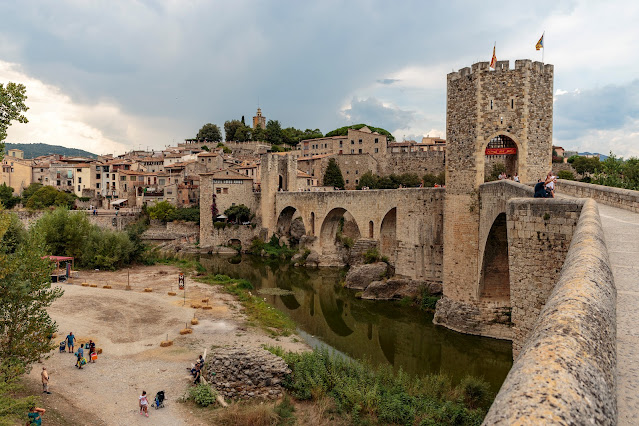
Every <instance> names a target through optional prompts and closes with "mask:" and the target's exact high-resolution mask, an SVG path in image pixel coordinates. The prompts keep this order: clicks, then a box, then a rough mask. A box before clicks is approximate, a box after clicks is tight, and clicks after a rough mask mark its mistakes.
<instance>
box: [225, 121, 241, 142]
mask: <svg viewBox="0 0 639 426" xmlns="http://www.w3.org/2000/svg"><path fill="white" fill-rule="evenodd" d="M243 126H244V125H243V124H242V122H241V121H240V120H228V121H225V122H224V134H225V135H226V141H227V142H229V141H233V140H235V139H234V138H235V132H236V131H237V129H239V128H240V127H243Z"/></svg>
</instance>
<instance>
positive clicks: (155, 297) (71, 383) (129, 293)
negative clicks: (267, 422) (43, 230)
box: [25, 265, 308, 425]
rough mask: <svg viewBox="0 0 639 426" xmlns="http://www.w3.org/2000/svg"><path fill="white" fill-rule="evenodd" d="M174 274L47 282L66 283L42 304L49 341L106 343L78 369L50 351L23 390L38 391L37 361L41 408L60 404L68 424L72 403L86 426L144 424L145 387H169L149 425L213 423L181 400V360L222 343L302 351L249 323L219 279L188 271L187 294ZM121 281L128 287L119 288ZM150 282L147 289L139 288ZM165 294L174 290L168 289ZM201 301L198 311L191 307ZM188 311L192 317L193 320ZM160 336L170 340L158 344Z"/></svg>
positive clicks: (158, 271) (140, 272)
mask: <svg viewBox="0 0 639 426" xmlns="http://www.w3.org/2000/svg"><path fill="white" fill-rule="evenodd" d="M179 272H180V270H179V268H178V267H177V266H174V265H155V266H137V267H132V268H130V269H126V270H120V271H113V272H111V271H108V272H103V271H80V273H79V276H78V278H76V279H74V280H73V282H72V283H70V284H54V285H57V286H61V287H62V288H63V289H64V290H65V294H64V296H62V297H61V298H60V299H59V300H57V301H56V302H55V303H54V304H53V305H52V306H51V308H50V310H49V313H50V315H51V317H52V318H53V319H54V320H55V321H56V322H57V323H58V326H59V333H58V336H57V337H56V338H55V339H54V340H55V341H56V342H58V341H61V340H62V339H63V336H66V335H67V334H68V333H69V332H70V331H73V333H74V335H76V336H77V337H78V339H92V340H94V341H95V342H97V346H98V347H100V348H102V350H103V352H102V354H101V355H100V356H99V358H98V361H97V363H95V364H89V365H86V366H85V367H84V368H83V369H82V370H77V369H76V368H75V367H74V357H73V355H71V354H68V353H59V352H58V351H57V350H56V351H53V352H52V353H51V357H50V358H49V359H46V360H44V363H43V364H36V365H35V366H34V368H33V370H32V372H31V373H30V374H29V375H28V376H27V377H26V378H25V382H26V384H27V386H28V389H38V388H39V383H40V371H41V366H46V367H47V370H48V371H49V374H50V377H51V382H50V390H51V392H52V394H51V395H43V397H42V400H43V403H44V405H45V408H46V406H47V405H49V406H50V407H54V406H57V405H63V404H64V407H65V408H64V409H63V410H61V411H62V412H61V413H60V416H61V419H58V420H56V421H57V422H58V424H65V423H64V422H65V421H66V420H65V419H64V416H65V415H66V414H68V415H69V416H72V414H73V413H75V412H76V410H77V411H78V412H80V411H81V412H83V413H85V414H84V416H88V417H89V420H88V421H87V423H92V424H106V425H111V424H113V425H115V424H124V423H126V424H130V425H135V424H138V423H139V424H142V423H143V422H145V421H146V422H148V420H149V419H145V418H143V417H142V416H139V415H138V412H137V411H138V408H137V400H138V396H139V394H140V393H141V392H142V390H146V391H147V393H148V394H149V396H150V397H153V396H154V395H155V393H156V392H157V391H159V390H164V391H165V392H166V397H167V406H166V408H164V409H160V410H157V411H156V410H152V411H151V412H150V413H149V416H150V417H151V419H152V421H153V424H156V425H180V424H184V425H186V424H189V425H205V424H210V423H209V421H208V420H206V419H205V418H201V416H199V414H198V412H197V409H196V408H194V407H193V406H192V405H190V404H183V403H179V402H178V399H180V398H181V397H182V396H183V395H184V394H185V392H186V390H187V389H188V388H189V386H190V383H191V379H190V377H189V375H188V373H187V371H186V367H188V366H190V365H191V363H192V362H194V361H195V360H196V359H197V356H198V355H200V354H202V353H203V352H204V351H205V350H207V351H208V352H209V353H210V352H211V350H213V349H215V348H216V347H219V346H233V347H243V346H244V347H249V348H259V347H260V346H261V345H264V344H267V345H280V346H285V347H287V349H289V350H293V351H302V350H307V349H308V346H307V345H306V344H304V343H303V342H301V341H300V340H298V339H297V338H295V336H288V337H287V336H272V335H269V334H268V333H266V332H264V331H263V330H262V329H261V328H259V327H251V326H250V325H249V324H248V323H247V317H246V316H245V315H244V313H243V309H242V306H241V305H240V303H239V302H238V301H237V300H236V298H235V297H234V296H233V295H231V294H228V293H226V292H224V291H223V289H222V288H221V287H219V286H211V285H207V284H203V283H197V282H195V281H194V280H193V279H192V277H190V276H189V275H187V279H186V298H184V295H183V293H182V292H178V290H177V286H178V275H179ZM83 283H86V284H87V286H83V285H82V284H83ZM91 285H94V287H92V286H91ZM105 285H108V286H111V288H110V289H107V288H103V287H104V286H105ZM127 285H129V286H130V288H131V290H126V288H127ZM148 288H150V289H152V292H145V289H148ZM170 291H172V292H176V293H177V295H175V296H169V295H168V293H169V292H170ZM205 299H208V306H209V307H210V309H207V310H204V309H202V308H201V307H202V306H207V303H206V302H202V300H205ZM198 304H199V305H200V308H198V309H194V308H192V307H191V305H198ZM194 316H195V317H196V318H197V319H198V322H199V323H198V324H197V325H193V326H191V319H192V318H193V317H194ZM186 326H188V327H191V328H192V329H193V332H192V334H186V335H180V334H179V333H180V330H181V329H183V328H185V327H186ZM167 337H168V339H169V340H172V341H173V345H172V346H169V347H160V342H161V341H164V340H166V339H167ZM76 349H77V348H76ZM45 416H46V414H45ZM45 418H46V417H45ZM56 418H58V416H56ZM68 422H69V423H72V421H71V420H69V421H68Z"/></svg>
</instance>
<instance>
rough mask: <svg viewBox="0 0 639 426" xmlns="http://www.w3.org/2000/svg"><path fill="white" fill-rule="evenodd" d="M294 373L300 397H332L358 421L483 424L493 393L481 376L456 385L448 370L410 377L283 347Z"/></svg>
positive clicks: (293, 387)
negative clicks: (438, 373)
mask: <svg viewBox="0 0 639 426" xmlns="http://www.w3.org/2000/svg"><path fill="white" fill-rule="evenodd" d="M266 349H268V350H272V351H273V352H274V353H275V354H277V355H279V356H282V357H283V359H284V360H285V361H286V363H287V364H288V366H289V368H290V369H291V370H292V373H291V374H290V375H289V376H288V377H287V378H286V380H285V381H284V382H283V385H284V386H285V387H286V388H287V389H288V391H289V392H290V393H291V395H292V396H293V397H295V398H297V399H299V400H313V401H319V400H322V399H324V398H326V397H328V398H330V399H331V400H332V401H333V402H334V404H335V406H336V409H337V410H338V412H339V413H342V414H343V415H347V416H350V419H351V421H352V422H353V423H364V424H367V423H368V424H421V425H480V424H481V422H482V420H483V418H484V417H485V415H486V413H487V411H488V408H489V406H490V403H491V401H492V399H493V395H492V393H491V392H490V390H489V385H488V383H486V382H484V381H483V380H482V379H478V378H474V377H466V378H464V379H463V380H462V382H461V383H460V384H459V385H458V386H452V384H451V381H450V379H449V378H447V377H446V376H442V375H428V376H426V377H411V376H408V375H407V374H405V373H404V372H403V371H402V370H400V371H399V372H397V373H395V372H394V371H393V369H392V367H390V366H382V367H373V366H371V365H369V364H367V363H360V362H355V361H350V360H348V359H345V358H344V357H341V356H337V355H335V354H333V353H330V352H328V351H327V350H315V351H313V352H304V353H293V352H286V353H284V352H283V351H282V349H281V348H279V349H274V348H272V347H266Z"/></svg>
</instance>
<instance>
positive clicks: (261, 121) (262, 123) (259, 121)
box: [253, 107, 266, 129]
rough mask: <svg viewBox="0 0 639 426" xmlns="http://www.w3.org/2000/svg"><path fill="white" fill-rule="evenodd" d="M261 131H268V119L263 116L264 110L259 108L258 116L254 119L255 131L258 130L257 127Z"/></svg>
mask: <svg viewBox="0 0 639 426" xmlns="http://www.w3.org/2000/svg"><path fill="white" fill-rule="evenodd" d="M258 125H259V126H260V128H261V129H266V117H264V116H263V115H262V108H260V107H257V115H256V116H255V117H253V129H257V126H258Z"/></svg>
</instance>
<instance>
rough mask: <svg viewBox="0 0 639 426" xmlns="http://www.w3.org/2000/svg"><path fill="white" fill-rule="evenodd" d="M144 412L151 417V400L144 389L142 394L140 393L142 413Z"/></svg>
mask: <svg viewBox="0 0 639 426" xmlns="http://www.w3.org/2000/svg"><path fill="white" fill-rule="evenodd" d="M142 413H144V415H145V416H147V417H149V400H148V399H147V398H146V391H142V395H140V415H142Z"/></svg>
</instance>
